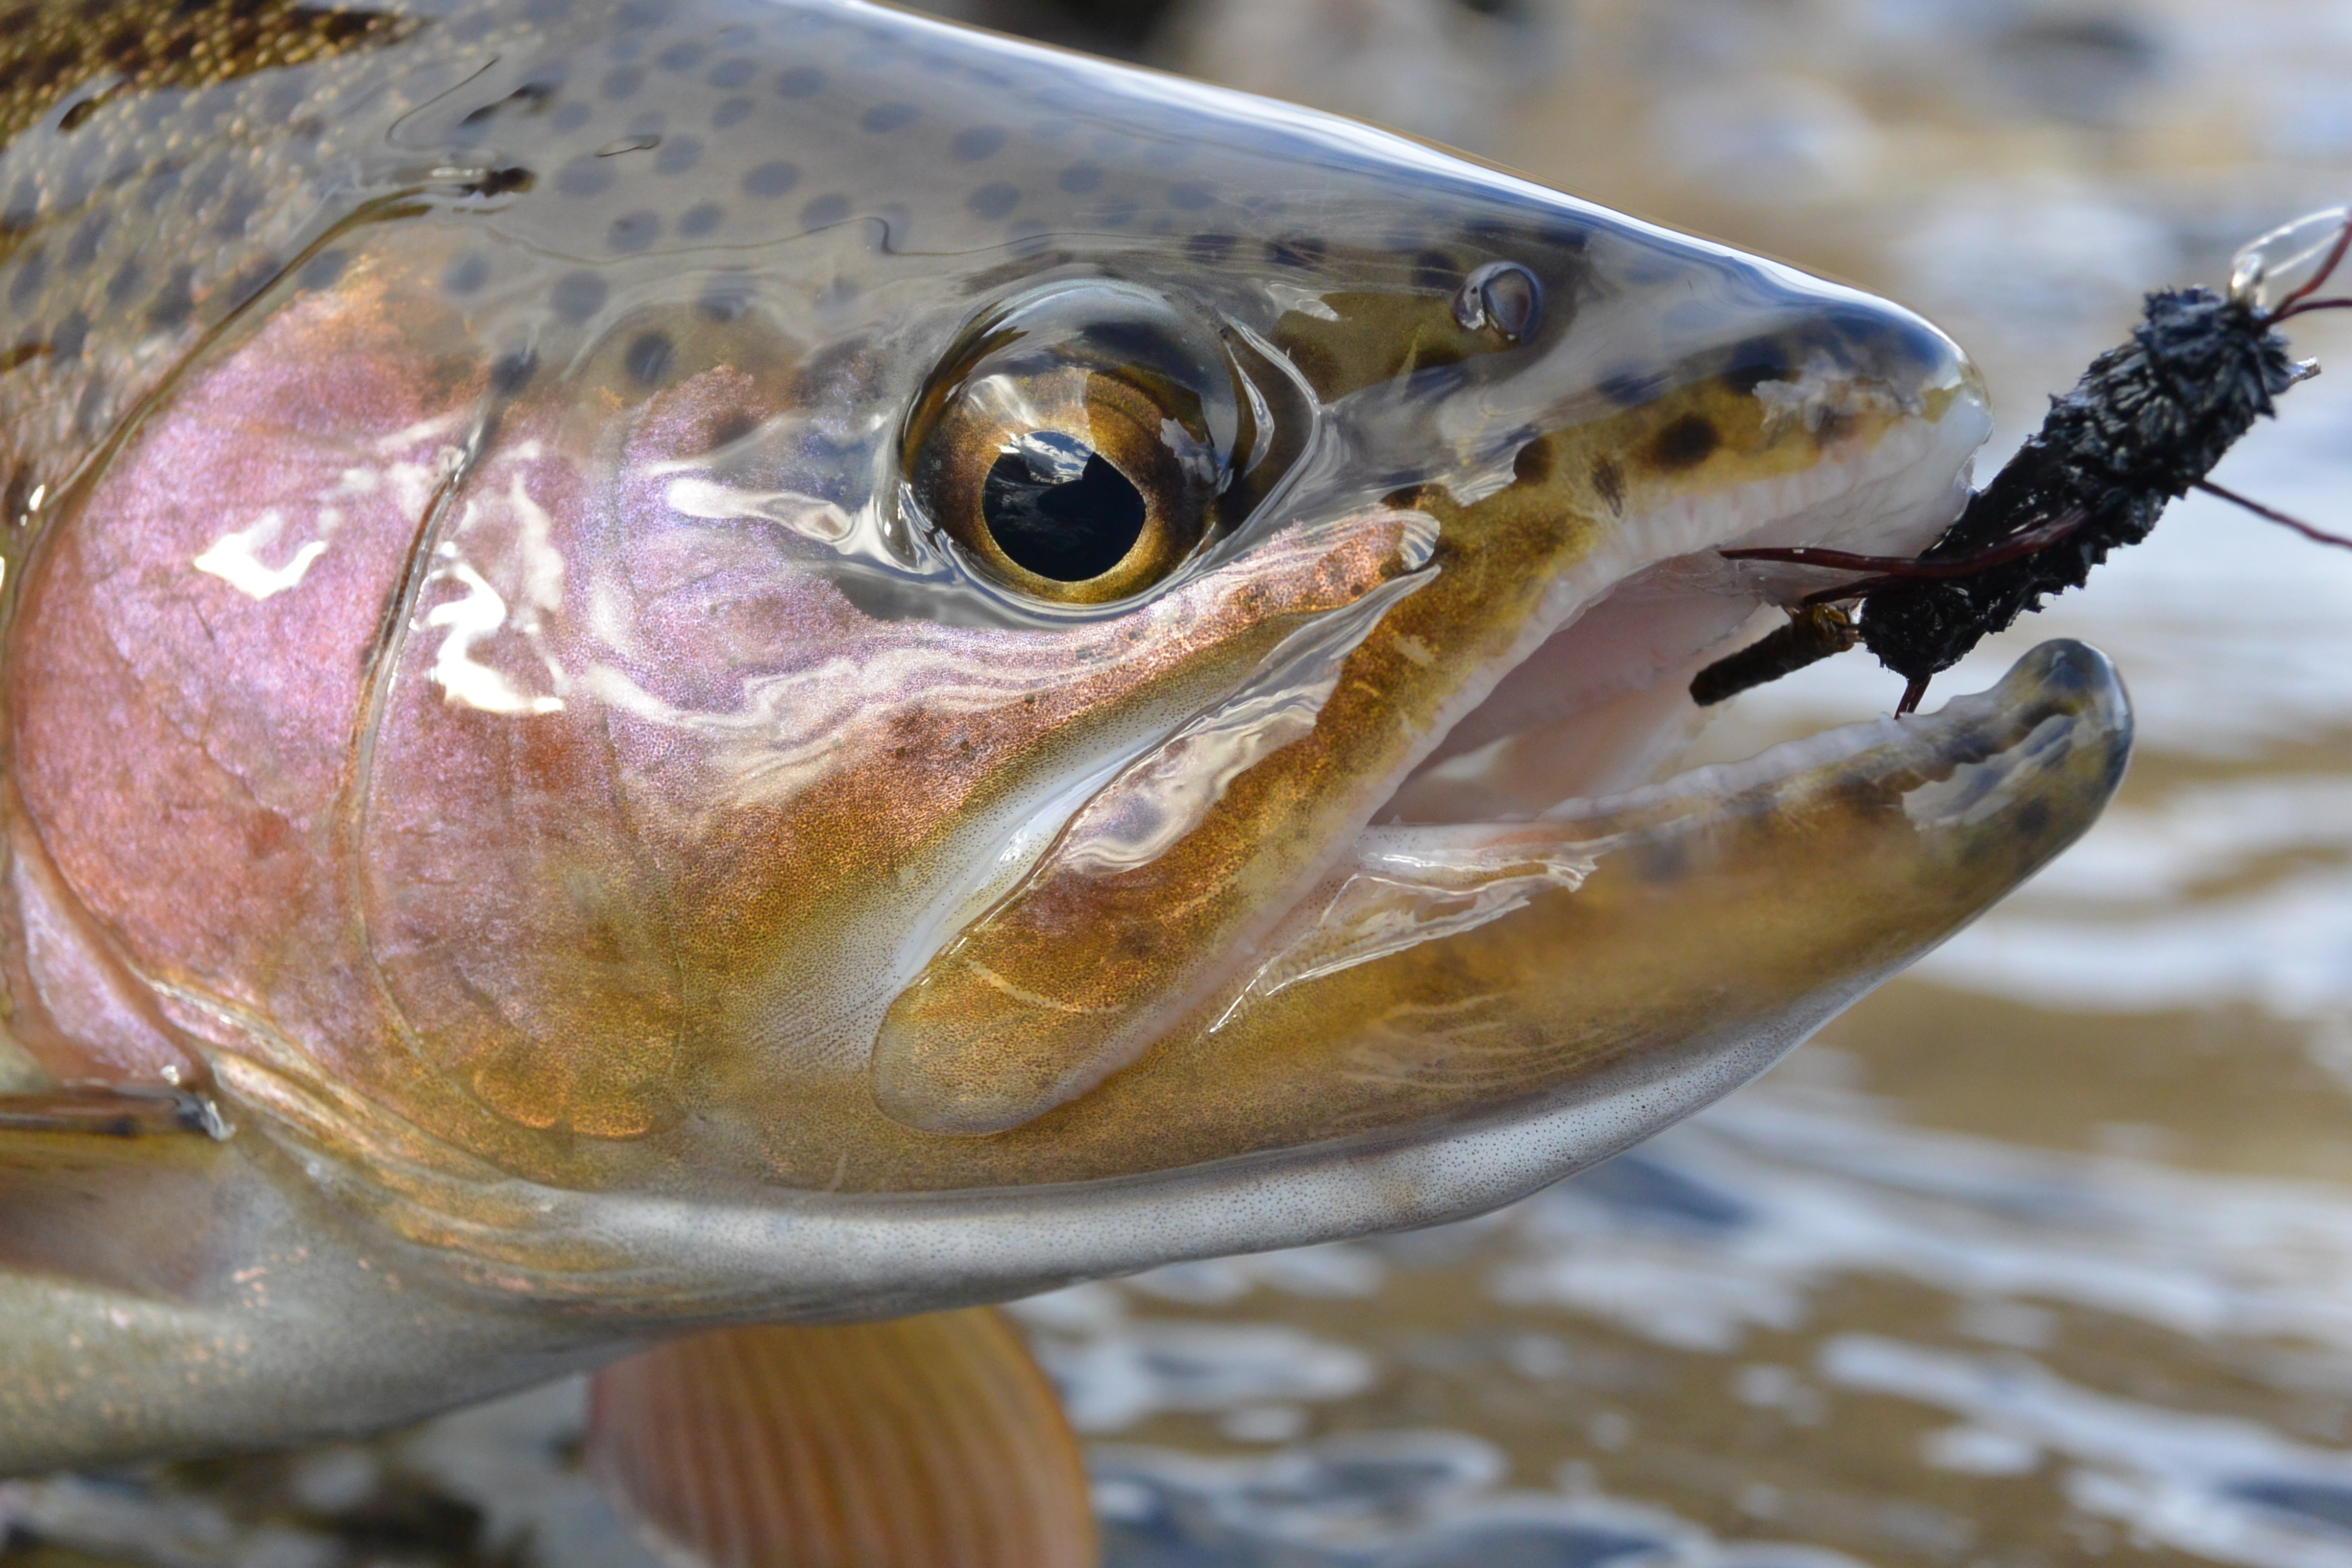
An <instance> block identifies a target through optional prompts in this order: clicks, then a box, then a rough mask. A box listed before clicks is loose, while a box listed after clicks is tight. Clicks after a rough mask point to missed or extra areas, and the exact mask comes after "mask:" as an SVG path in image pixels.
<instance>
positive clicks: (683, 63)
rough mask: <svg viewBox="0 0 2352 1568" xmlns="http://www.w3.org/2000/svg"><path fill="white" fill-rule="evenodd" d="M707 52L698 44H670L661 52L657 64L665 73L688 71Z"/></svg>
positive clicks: (697, 63) (698, 63)
mask: <svg viewBox="0 0 2352 1568" xmlns="http://www.w3.org/2000/svg"><path fill="white" fill-rule="evenodd" d="M708 52H709V51H707V50H706V49H704V48H703V47H702V46H701V45H700V44H695V43H686V44H672V45H671V46H670V47H667V48H666V49H664V50H663V51H662V52H661V56H660V60H659V63H660V65H661V68H662V69H664V70H666V71H690V70H692V69H693V68H695V67H697V66H698V65H700V64H701V63H702V60H703V57H704V55H705V54H707V53H708Z"/></svg>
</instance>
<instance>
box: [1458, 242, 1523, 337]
mask: <svg viewBox="0 0 2352 1568" xmlns="http://www.w3.org/2000/svg"><path fill="white" fill-rule="evenodd" d="M1454 320H1455V321H1459V322H1461V323H1462V328H1463V330H1464V331H1472V332H1475V331H1478V330H1479V329H1480V328H1481V327H1485V328H1489V329H1491V330H1493V331H1497V332H1500V333H1501V334H1502V335H1503V336H1505V337H1507V338H1508V339H1510V340H1511V342H1521V341H1523V340H1525V339H1526V338H1527V337H1528V336H1529V335H1530V334H1532V333H1533V332H1534V331H1535V330H1536V328H1537V326H1538V324H1539V323H1540V322H1541V321H1542V320H1543V285H1542V284H1541V283H1539V282H1538V281H1537V280H1536V275H1535V274H1534V273H1532V272H1530V271H1528V269H1527V268H1524V267H1522V266H1520V265H1519V264H1518V263H1517V262H1516V261H1490V262H1488V263H1486V266H1484V267H1481V268H1477V269H1476V270H1475V271H1474V272H1472V273H1471V274H1470V276H1469V277H1467V278H1465V279H1463V280H1462V289H1461V291H1460V292H1459V293H1457V294H1455V295H1454Z"/></svg>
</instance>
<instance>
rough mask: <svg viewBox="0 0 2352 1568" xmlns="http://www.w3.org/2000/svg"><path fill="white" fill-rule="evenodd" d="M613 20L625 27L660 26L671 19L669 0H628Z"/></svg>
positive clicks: (615, 13)
mask: <svg viewBox="0 0 2352 1568" xmlns="http://www.w3.org/2000/svg"><path fill="white" fill-rule="evenodd" d="M613 20H614V22H615V23H616V24H618V25H619V26H623V27H658V26H661V25H662V24H663V23H664V22H667V21H668V20H669V0H627V4H625V5H623V6H622V7H621V8H620V9H619V10H617V11H615V12H614V13H613Z"/></svg>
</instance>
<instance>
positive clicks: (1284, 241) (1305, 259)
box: [1265, 234, 1326, 267]
mask: <svg viewBox="0 0 2352 1568" xmlns="http://www.w3.org/2000/svg"><path fill="white" fill-rule="evenodd" d="M1325 248H1326V247H1325V246H1324V244H1323V242H1322V241H1321V240H1319V239H1318V238H1316V237H1314V236H1313V235H1311V234H1286V235H1284V236H1283V237H1280V238H1279V239H1269V240H1267V241H1266V242H1265V258H1266V260H1267V261H1269V262H1271V263H1272V264H1273V265H1275V266H1276V267H1313V266H1315V265H1317V264H1318V263H1319V262H1320V261H1321V260H1322V259H1323V256H1324V251H1325Z"/></svg>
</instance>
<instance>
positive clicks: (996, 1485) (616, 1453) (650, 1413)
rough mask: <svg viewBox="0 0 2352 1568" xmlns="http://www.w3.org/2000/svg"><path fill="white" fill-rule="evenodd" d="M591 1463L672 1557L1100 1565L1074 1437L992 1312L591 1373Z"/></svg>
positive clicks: (770, 1330) (710, 1346)
mask: <svg viewBox="0 0 2352 1568" xmlns="http://www.w3.org/2000/svg"><path fill="white" fill-rule="evenodd" d="M589 1408H590V1415H589V1429H588V1466H589V1469H590V1472H591V1473H592V1474H593V1476H594V1477H595V1478H596V1480H597V1482H598V1484H599V1485H600V1486H602V1487H603V1488H604V1491H605V1494H606V1495H607V1496H608V1497H610V1498H611V1499H612V1500H613V1502H614V1506H615V1507H616V1508H618V1509H619V1510H621V1512H622V1513H623V1514H624V1515H625V1516H626V1517H628V1518H630V1519H632V1520H633V1521H635V1523H636V1525H637V1527H638V1529H639V1531H641V1532H642V1533H643V1534H644V1535H645V1536H646V1538H647V1542H648V1543H649V1544H650V1545H651V1546H652V1547H653V1549H654V1551H655V1552H656V1555H657V1556H659V1557H660V1558H661V1560H662V1561H663V1562H664V1563H667V1564H671V1565H672V1568H687V1565H689V1564H691V1565H695V1568H950V1565H952V1568H1091V1565H1092V1564H1094V1563H1097V1561H1098V1560H1099V1555H1100V1548H1099V1544H1098V1542H1097V1536H1096V1531H1095V1522H1094V1513H1093V1510H1092V1509H1091V1508H1090V1507H1089V1506H1088V1503H1087V1480H1086V1471H1085V1468H1084V1466H1083V1463H1082V1461H1081V1459H1080V1458H1079V1454H1078V1447H1077V1443H1076V1439H1075V1438H1074V1437H1073V1436H1071V1434H1070V1428H1069V1424H1068V1423H1067V1422H1066V1421H1065V1420H1064V1419H1063V1416H1062V1407H1061V1405H1060V1403H1059V1402H1058V1401H1057V1400H1056V1399H1055V1396H1054V1390H1053V1386H1052V1385H1051V1384H1048V1383H1047V1382H1046V1381H1045V1373H1043V1372H1041V1371H1040V1370H1039V1369H1038V1366H1037V1363H1035V1362H1034V1360H1032V1359H1031V1358H1030V1355H1029V1351H1028V1348H1027V1346H1025V1345H1024V1343H1023V1342H1022V1340H1021V1336H1020V1334H1019V1333H1018V1332H1017V1331H1015V1330H1014V1329H1013V1325H1012V1324H1011V1323H1010V1322H1009V1321H1006V1319H1005V1317H1004V1315H1003V1313H1001V1312H999V1311H997V1310H995V1309H994V1308H990V1307H981V1308H972V1309H969V1310H963V1311H959V1312H932V1313H929V1314H926V1315H924V1316H922V1317H916V1318H901V1319H899V1320H898V1321H894V1322H887V1323H856V1324H847V1325H843V1326H838V1327H823V1328H801V1327H763V1328H750V1329H721V1330H717V1331H712V1332H709V1333H703V1334H697V1335H695V1336H693V1337H691V1338H688V1339H684V1340H679V1341H677V1342H673V1343H670V1344H667V1345H663V1346H660V1347H659V1348H657V1349H655V1350H651V1351H647V1352H644V1353H643V1354H640V1355H636V1356H632V1357H631V1358H630V1359H628V1360H627V1361H624V1362H619V1363H615V1364H614V1365H612V1366H610V1367H607V1368H605V1369H604V1371H603V1372H601V1373H597V1374H596V1378H595V1382H594V1384H593V1394H592V1395H591V1401H590V1407H589Z"/></svg>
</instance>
